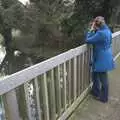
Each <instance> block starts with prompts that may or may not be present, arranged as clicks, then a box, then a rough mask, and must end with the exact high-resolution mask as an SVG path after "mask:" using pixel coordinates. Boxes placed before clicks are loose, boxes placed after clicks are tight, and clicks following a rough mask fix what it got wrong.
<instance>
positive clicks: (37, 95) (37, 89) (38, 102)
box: [34, 78, 42, 120]
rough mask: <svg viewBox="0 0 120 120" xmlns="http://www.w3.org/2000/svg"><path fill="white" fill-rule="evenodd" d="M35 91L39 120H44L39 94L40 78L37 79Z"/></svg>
mask: <svg viewBox="0 0 120 120" xmlns="http://www.w3.org/2000/svg"><path fill="white" fill-rule="evenodd" d="M34 82H35V90H36V102H37V110H38V111H37V112H38V118H39V120H42V117H41V106H40V92H39V90H40V89H39V86H38V78H35V80H34Z"/></svg>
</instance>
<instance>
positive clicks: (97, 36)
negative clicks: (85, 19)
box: [86, 32, 103, 44]
mask: <svg viewBox="0 0 120 120" xmlns="http://www.w3.org/2000/svg"><path fill="white" fill-rule="evenodd" d="M101 39H103V38H102V35H101V33H100V32H96V33H94V34H93V33H90V32H88V33H87V37H86V43H88V44H96V43H99V42H101Z"/></svg>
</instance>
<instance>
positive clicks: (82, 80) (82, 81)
mask: <svg viewBox="0 0 120 120" xmlns="http://www.w3.org/2000/svg"><path fill="white" fill-rule="evenodd" d="M81 83H82V92H83V91H84V53H83V54H82V79H81Z"/></svg>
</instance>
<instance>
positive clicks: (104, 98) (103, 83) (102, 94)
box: [100, 72, 109, 102]
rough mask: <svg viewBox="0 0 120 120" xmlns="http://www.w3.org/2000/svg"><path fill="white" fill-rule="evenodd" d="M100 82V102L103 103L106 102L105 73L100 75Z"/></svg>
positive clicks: (106, 80) (106, 83)
mask: <svg viewBox="0 0 120 120" xmlns="http://www.w3.org/2000/svg"><path fill="white" fill-rule="evenodd" d="M100 82H101V95H100V100H101V101H103V102H107V101H108V89H109V86H108V74H107V72H101V73H100Z"/></svg>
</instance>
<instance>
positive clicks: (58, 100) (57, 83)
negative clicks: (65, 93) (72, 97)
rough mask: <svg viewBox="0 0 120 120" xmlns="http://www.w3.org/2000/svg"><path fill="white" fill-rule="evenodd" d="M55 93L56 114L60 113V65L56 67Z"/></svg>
mask: <svg viewBox="0 0 120 120" xmlns="http://www.w3.org/2000/svg"><path fill="white" fill-rule="evenodd" d="M56 93H57V94H56V95H57V111H58V116H60V115H61V86H60V65H59V66H58V67H57V79H56Z"/></svg>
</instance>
